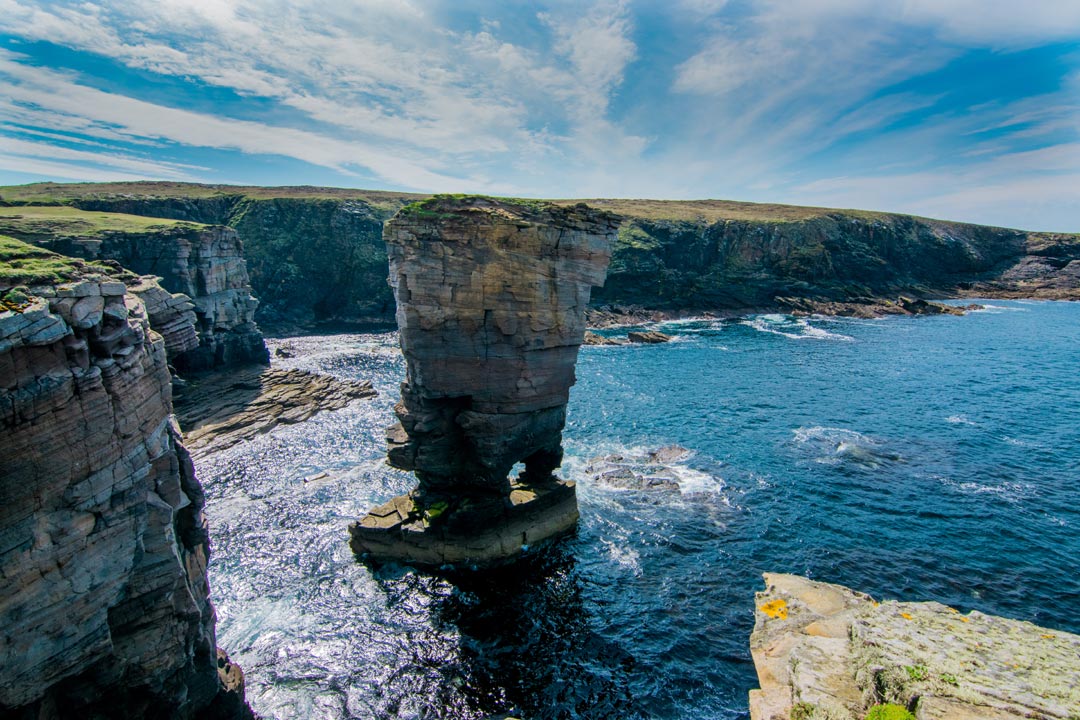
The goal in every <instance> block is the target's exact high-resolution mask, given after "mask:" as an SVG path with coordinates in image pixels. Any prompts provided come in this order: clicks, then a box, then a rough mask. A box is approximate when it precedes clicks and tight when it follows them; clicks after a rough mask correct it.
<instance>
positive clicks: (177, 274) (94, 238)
mask: <svg viewBox="0 0 1080 720" xmlns="http://www.w3.org/2000/svg"><path fill="white" fill-rule="evenodd" d="M0 232H5V233H7V234H8V235H11V236H13V237H16V238H19V239H21V240H25V241H27V242H32V243H34V244H35V245H39V246H41V247H45V248H47V249H49V250H52V251H54V252H57V253H60V254H62V255H67V256H72V257H79V258H83V259H87V260H108V261H113V262H115V263H117V264H119V266H121V267H123V268H124V269H127V270H130V271H132V272H135V273H138V274H141V275H152V276H156V277H159V278H160V279H161V286H162V287H163V288H164V289H165V290H167V291H168V293H169V294H170V295H171V296H172V297H171V298H167V297H164V296H160V297H156V298H155V299H154V301H153V302H152V307H151V308H150V311H151V314H152V315H155V316H156V315H161V314H162V313H163V312H164V311H166V310H171V309H172V308H175V307H178V306H182V305H184V304H185V300H189V301H190V303H189V304H188V305H187V306H186V307H183V308H182V310H191V311H193V312H194V316H193V319H194V321H195V328H196V330H197V332H198V342H197V344H195V345H194V346H193V347H185V348H179V347H170V353H169V355H170V361H171V363H172V364H173V365H174V366H175V368H176V369H177V370H178V371H179V372H181V373H184V372H189V371H195V372H199V371H205V370H212V369H214V368H219V367H228V366H236V365H243V364H245V363H262V364H266V363H268V362H269V353H268V352H267V349H266V344H265V342H263V337H262V333H261V332H260V330H259V328H258V326H257V325H256V323H255V310H256V308H257V307H258V305H259V301H258V300H256V299H255V297H254V295H253V294H252V289H251V282H250V279H249V277H248V271H247V260H246V259H245V252H244V246H243V243H242V242H241V241H240V236H239V235H238V234H237V232H236V231H235V230H233V229H232V228H228V227H224V226H220V225H201V224H194V223H187V222H172V221H170V220H166V219H158V218H142V217H135V216H125V215H117V214H112V213H89V212H81V211H79V210H75V209H72V208H66V207H65V208H62V207H55V208H51V207H45V208H39V207H27V208H23V209H19V210H17V211H16V210H12V209H8V208H4V209H2V210H0ZM179 295H182V296H184V297H176V296H179ZM154 319H155V318H154V317H152V318H151V320H154ZM155 325H156V323H155ZM163 334H165V335H166V338H167V339H168V338H169V333H167V332H166V333H163Z"/></svg>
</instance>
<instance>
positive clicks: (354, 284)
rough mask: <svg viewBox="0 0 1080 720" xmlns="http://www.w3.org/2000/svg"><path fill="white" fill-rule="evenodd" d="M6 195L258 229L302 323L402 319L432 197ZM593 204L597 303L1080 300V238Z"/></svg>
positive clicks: (241, 192) (187, 190) (286, 312)
mask: <svg viewBox="0 0 1080 720" xmlns="http://www.w3.org/2000/svg"><path fill="white" fill-rule="evenodd" d="M193 194H194V195H198V196H197V197H195V196H192V195H193ZM3 195H4V197H5V198H12V199H15V200H16V201H20V199H22V201H37V202H56V201H57V199H58V198H59V199H63V200H64V201H66V202H71V203H73V204H75V205H77V206H78V207H83V208H90V209H98V210H110V211H120V212H131V213H136V214H140V215H154V216H158V217H166V218H178V219H190V220H200V221H204V222H212V223H218V224H227V225H230V226H231V227H234V228H236V229H238V230H239V231H240V233H241V236H242V237H243V238H244V242H245V246H246V252H247V257H248V261H249V267H250V271H251V277H252V285H253V287H254V289H255V292H256V294H257V295H258V296H259V297H260V298H262V299H263V301H264V305H263V307H262V308H261V309H260V318H265V320H266V321H268V322H274V323H279V322H291V323H297V324H306V323H308V322H311V321H313V320H324V319H325V320H329V319H358V318H379V317H382V318H385V319H389V318H390V316H391V315H392V313H393V298H392V295H391V292H390V289H389V287H388V286H387V285H386V283H385V276H386V262H387V258H386V255H385V252H384V249H383V246H382V242H381V227H380V225H381V222H382V221H383V220H385V219H387V218H389V217H390V216H391V215H393V213H394V212H396V211H397V210H398V209H399V208H401V207H402V206H403V205H404V204H405V203H407V202H410V201H412V200H416V199H418V198H417V197H415V196H413V197H409V196H406V195H401V194H394V193H378V192H371V191H363V190H343V189H335V188H240V187H235V188H227V187H214V186H195V185H183V184H162V183H145V184H144V183H129V184H122V185H117V184H98V185H93V184H86V185H74V186H66V185H44V184H43V185H42V186H40V188H39V186H22V187H18V188H4V189H3ZM204 195H205V196H204ZM574 202H576V201H558V203H559V204H561V205H570V204H573V203H574ZM585 202H586V203H587V204H589V205H590V206H593V207H600V208H604V209H607V210H610V211H613V212H615V213H617V214H619V215H622V216H623V217H624V218H625V220H624V222H623V224H622V226H621V228H620V231H619V237H618V240H617V242H616V244H615V247H614V250H613V256H612V261H611V268H610V272H609V276H608V281H607V283H606V284H605V286H604V288H603V289H602V290H600V291H598V292H597V293H596V294H595V295H594V297H593V301H594V304H597V305H603V304H612V305H621V306H626V305H640V306H643V307H646V308H651V309H659V310H668V311H695V310H721V309H733V310H740V309H752V308H762V307H792V306H791V303H789V302H787V301H788V300H789V299H792V298H794V299H804V300H810V301H814V302H817V303H835V302H842V303H855V304H856V305H857V304H860V303H862V304H867V303H868V302H872V301H874V300H880V299H888V300H893V301H895V300H896V299H897V296H898V295H901V294H903V295H913V296H916V297H919V296H922V297H941V296H964V295H969V296H978V295H982V296H990V297H1042V298H1052V299H1080V236H1077V235H1067V234H1050V233H1028V232H1022V231H1018V230H1009V229H1004V228H993V227H985V226H979V225H970V224H964V223H951V222H943V221H937V220H927V219H923V218H916V217H911V216H906V215H896V214H891V213H877V212H864V211H858V210H830V209H824V208H804V207H795V206H784V205H763V204H754V203H738V202H727V201H712V200H709V201H651V200H602V199H600V200H587V201H585ZM812 306H813V304H811V305H810V306H807V307H812ZM823 307H824V306H823ZM796 309H797V308H796Z"/></svg>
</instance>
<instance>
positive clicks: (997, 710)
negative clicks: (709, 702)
mask: <svg viewBox="0 0 1080 720" xmlns="http://www.w3.org/2000/svg"><path fill="white" fill-rule="evenodd" d="M765 584H766V586H767V589H766V590H765V592H760V593H758V594H757V596H756V598H755V606H756V610H757V612H756V622H755V625H754V631H753V634H752V635H751V636H750V652H751V654H752V656H753V658H754V665H755V667H756V668H757V673H758V681H759V683H760V684H761V688H760V689H758V690H752V691H751V692H750V716H751V718H752V719H753V720H788V718H792V717H801V718H804V719H805V720H810V719H812V718H818V719H824V718H828V719H829V720H849V719H850V720H861V718H863V717H864V716H865V715H866V713H867V711H868V709H869V708H870V707H872V706H873V705H876V704H884V703H891V704H897V705H903V706H905V707H907V708H908V709H909V710H911V711H912V712H913V714H914V715H915V717H916V719H917V720H976V719H977V718H981V719H986V720H1011V719H1014V718H1054V719H1057V718H1060V719H1061V720H1071V719H1072V718H1076V717H1080V662H1078V658H1080V636H1077V635H1072V634H1069V633H1064V632H1059V631H1056V630H1049V629H1046V628H1041V627H1038V626H1036V625H1033V624H1031V623H1028V622H1022V621H1019V620H1009V619H1006V618H1000V617H994V616H992V615H984V614H982V613H980V612H977V611H973V612H971V613H969V614H967V615H962V614H960V613H959V612H957V611H956V610H954V609H952V608H950V607H947V606H945V605H942V604H940V603H935V602H924V603H911V602H896V601H887V602H881V603H878V602H876V601H875V600H874V599H873V598H871V597H870V596H868V595H864V594H862V593H859V592H855V591H853V590H850V589H848V588H845V587H842V586H840V585H831V584H828V583H821V582H814V581H812V580H808V579H806V578H804V577H799V576H795V575H780V574H771V573H770V574H766V575H765Z"/></svg>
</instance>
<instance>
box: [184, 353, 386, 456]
mask: <svg viewBox="0 0 1080 720" xmlns="http://www.w3.org/2000/svg"><path fill="white" fill-rule="evenodd" d="M376 394H377V393H376V392H375V390H374V389H373V388H372V387H371V383H370V382H357V381H355V380H342V379H339V378H334V377H331V376H329V375H320V374H318V373H312V372H307V371H305V370H295V369H293V370H282V369H278V368H267V367H265V366H262V365H252V366H247V367H243V368H238V369H236V370H232V371H227V370H219V371H217V372H215V373H213V374H208V375H203V376H198V377H196V378H194V379H193V380H189V381H188V382H187V383H186V384H185V387H184V388H183V392H182V394H181V395H180V396H179V397H178V398H177V399H176V416H177V419H178V420H179V422H180V426H181V427H183V428H184V442H185V444H186V445H187V447H188V448H189V449H190V450H191V452H192V454H193V455H195V456H196V457H198V456H202V455H208V454H210V453H214V452H218V451H221V450H224V449H226V448H230V447H232V446H233V445H236V444H237V443H241V442H244V441H246V440H250V439H252V438H254V437H256V436H258V435H261V434H263V433H267V432H270V431H271V430H273V429H274V428H275V427H277V426H279V425H291V424H293V423H299V422H304V421H305V420H307V419H309V418H310V417H312V416H313V415H315V414H316V413H318V412H321V411H323V410H340V409H341V408H343V407H346V406H347V405H349V404H350V403H352V402H354V401H356V400H362V399H365V398H371V397H374V396H375V395H376Z"/></svg>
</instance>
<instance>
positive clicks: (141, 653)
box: [0, 251, 246, 718]
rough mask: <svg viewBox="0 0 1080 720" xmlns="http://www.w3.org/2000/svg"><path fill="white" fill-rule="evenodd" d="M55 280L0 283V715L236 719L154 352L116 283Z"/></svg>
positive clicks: (189, 474)
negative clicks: (16, 286)
mask: <svg viewBox="0 0 1080 720" xmlns="http://www.w3.org/2000/svg"><path fill="white" fill-rule="evenodd" d="M36 252H38V253H40V252H41V251H36ZM28 255H29V253H28ZM46 260H50V262H52V261H51V259H48V258H46ZM59 262H61V261H57V263H59ZM52 267H54V266H50V268H52ZM65 273H66V274H68V280H69V281H68V282H63V283H61V284H58V285H55V284H50V285H45V286H33V285H31V287H30V288H29V289H21V290H16V291H10V289H9V288H6V287H3V286H2V283H0V295H2V296H3V297H4V303H3V306H2V307H0V577H2V578H3V582H2V583H0V636H2V640H0V715H3V716H5V717H7V716H9V715H11V716H18V717H35V718H76V717H78V718H111V717H173V718H191V717H225V716H232V717H239V716H241V715H243V714H245V713H246V710H245V708H244V706H243V702H242V681H239V680H238V676H237V674H236V670H235V669H234V668H235V666H232V665H230V664H229V663H227V662H226V661H225V659H222V660H221V661H219V655H218V651H217V650H216V647H215V634H214V609H213V607H212V605H211V604H210V600H209V588H208V585H207V579H206V565H207V552H208V540H207V532H206V523H205V519H204V517H203V512H202V510H203V493H202V489H201V487H200V485H199V483H198V481H197V479H196V478H195V474H194V469H193V466H192V463H191V459H190V457H189V456H188V454H187V451H186V450H185V449H184V447H183V445H182V444H181V443H180V440H179V432H178V429H177V427H176V425H175V424H174V422H173V420H172V417H171V411H172V407H171V397H170V375H169V371H168V366H167V363H166V358H165V345H164V342H163V340H162V339H161V337H160V336H159V335H157V334H156V333H154V332H153V331H152V330H151V329H150V326H149V323H148V320H147V312H146V308H145V306H144V304H143V303H142V301H141V300H139V298H138V297H137V296H135V295H134V294H131V293H127V292H126V290H127V289H126V287H125V285H124V284H123V283H122V282H118V281H116V280H115V279H114V278H112V277H109V276H108V275H103V274H100V273H98V272H97V270H96V269H94V268H90V267H87V266H81V267H80V266H72V267H69V268H67V270H65ZM219 666H220V668H227V669H228V670H229V671H230V672H229V673H226V677H225V678H224V679H225V680H228V681H229V686H228V687H226V685H225V683H224V682H223V677H222V673H219Z"/></svg>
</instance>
